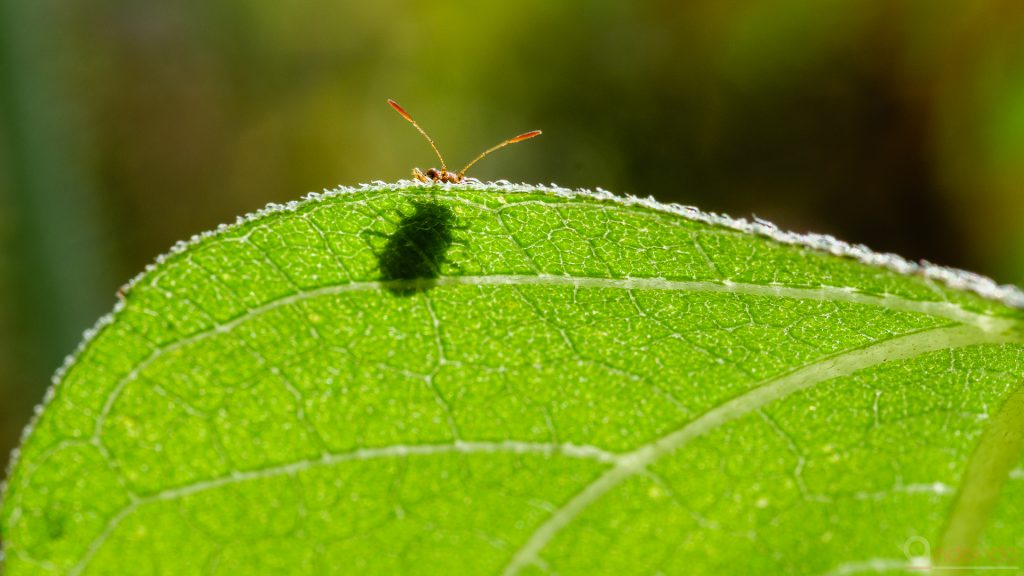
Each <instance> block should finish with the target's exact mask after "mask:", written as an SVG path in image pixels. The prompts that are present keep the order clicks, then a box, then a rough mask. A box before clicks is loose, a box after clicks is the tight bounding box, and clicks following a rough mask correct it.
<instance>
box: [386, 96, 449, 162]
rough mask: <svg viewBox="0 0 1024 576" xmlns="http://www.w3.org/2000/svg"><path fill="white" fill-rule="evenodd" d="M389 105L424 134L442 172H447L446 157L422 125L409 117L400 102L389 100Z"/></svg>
mask: <svg viewBox="0 0 1024 576" xmlns="http://www.w3.org/2000/svg"><path fill="white" fill-rule="evenodd" d="M388 104H391V107H392V108H394V109H395V111H396V112H398V113H399V114H401V115H402V118H405V119H406V120H408V121H409V123H410V124H412V125H413V126H415V127H416V129H417V130H419V131H420V134H423V137H424V138H426V139H427V142H430V147H431V148H433V149H434V154H437V159H438V160H440V161H441V170H442V171H444V172H447V171H448V167H447V166H445V165H444V157H443V156H441V151H440V150H438V149H437V144H434V141H433V140H432V139H431V138H430V136H428V135H427V133H426V132H425V131H424V130H423V128H420V125H419V124H417V123H416V121H415V120H413V119H412V116H409V113H408V112H406V111H405V109H403V108H402V107H401V106H399V105H398V102H395V101H394V100H392V99H390V98H388Z"/></svg>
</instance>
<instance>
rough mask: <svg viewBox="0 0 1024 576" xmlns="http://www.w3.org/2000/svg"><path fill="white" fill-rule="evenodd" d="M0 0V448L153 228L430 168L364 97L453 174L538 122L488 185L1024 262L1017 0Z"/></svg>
mask: <svg viewBox="0 0 1024 576" xmlns="http://www.w3.org/2000/svg"><path fill="white" fill-rule="evenodd" d="M0 11H2V12H0V64H2V65H0V107H2V108H0V111H2V115H0V122H2V124H0V171H2V175H3V176H4V178H3V179H2V180H0V258H2V260H0V454H6V452H7V447H9V446H12V445H13V444H14V442H15V440H16V437H17V433H18V431H19V430H20V428H21V426H22V425H23V424H24V423H25V422H26V421H27V419H28V414H29V411H30V407H31V406H32V405H33V404H35V403H36V402H37V401H38V400H39V399H40V397H41V395H42V393H43V390H44V387H45V385H46V384H47V381H48V375H49V373H51V372H52V370H53V369H54V368H55V367H56V365H57V364H58V363H59V360H60V358H61V357H62V356H63V354H65V353H67V352H68V351H70V350H71V349H72V347H73V346H74V343H75V341H77V339H78V334H79V333H80V332H81V330H82V329H84V328H85V327H87V326H88V325H90V324H91V323H92V322H93V320H94V319H95V318H96V317H97V316H99V315H100V314H101V313H102V312H104V311H105V310H108V309H109V308H110V306H111V305H112V303H113V299H114V291H115V289H116V288H117V286H118V285H119V284H121V283H122V282H123V281H124V280H126V279H127V278H128V276H129V275H130V274H132V273H134V272H135V271H136V270H138V269H140V268H141V267H142V266H143V265H144V264H145V263H146V262H148V261H150V260H151V259H152V258H153V257H154V256H155V255H156V254H158V253H160V252H163V251H165V250H166V249H167V247H168V246H169V245H170V244H171V243H172V242H173V241H175V240H177V239H179V238H182V237H186V236H188V235H189V234H191V233H194V232H198V231H200V230H205V229H208V228H211V227H213V226H214V225H216V224H217V223H219V222H223V221H228V220H231V219H233V218H234V216H235V215H236V214H240V213H244V212H249V211H251V210H253V209H255V208H257V207H259V206H262V205H263V204H265V203H267V202H269V201H283V200H288V199H293V198H296V197H297V196H299V195H300V194H301V193H303V192H305V191H308V190H319V189H322V188H324V187H333V186H335V185H337V184H342V183H344V184H353V183H357V182H364V181H370V180H375V179H382V180H394V179H397V178H400V177H404V176H406V175H407V174H408V171H409V169H410V168H411V167H412V166H413V165H419V166H421V167H426V166H427V165H430V164H432V163H433V158H432V156H431V153H430V150H429V148H428V147H427V145H426V143H425V142H423V141H422V140H421V139H420V137H419V136H418V135H417V134H416V133H415V132H414V131H413V130H412V129H411V128H410V127H409V126H408V125H407V124H405V123H404V122H402V120H401V119H400V118H398V117H397V116H396V115H395V114H394V112H393V111H392V110H391V109H390V108H389V107H388V106H387V105H386V104H385V103H384V100H385V98H387V97H391V98H394V99H396V100H398V101H399V102H401V103H402V104H403V105H404V106H406V107H407V108H408V109H409V110H410V112H412V113H413V114H414V115H415V116H416V118H417V119H418V120H419V121H420V122H421V124H422V125H423V126H424V127H425V128H427V129H428V130H429V131H430V132H431V133H432V134H433V136H434V137H435V138H436V139H437V140H438V142H439V144H440V145H441V147H442V150H443V151H444V152H445V153H446V154H447V155H448V156H449V157H450V160H451V162H452V164H456V165H460V164H461V163H462V162H464V161H465V160H467V159H468V158H470V157H472V155H474V154H475V153H477V152H478V151H479V150H481V149H483V148H484V147H486V146H489V145H491V144H493V143H494V142H497V141H498V140H500V139H502V138H504V137H507V136H510V135H513V134H517V133H520V132H522V131H525V130H527V129H532V128H543V129H544V131H545V133H544V136H543V137H542V138H541V139H538V140H535V141H531V142H530V143H528V144H523V145H519V146H517V147H515V148H513V149H510V150H508V151H503V152H502V153H500V154H497V155H495V156H494V157H493V158H488V159H487V160H486V161H485V162H483V163H481V165H480V166H478V167H477V168H476V169H475V170H474V175H475V176H477V177H479V178H481V179H485V180H486V179H495V178H507V179H510V180H514V181H527V182H557V183H559V184H561V185H564V186H571V187H576V186H586V187H596V186H600V187H604V188H608V189H611V190H615V191H618V192H633V193H637V194H649V193H651V192H652V191H659V195H658V197H659V199H660V200H662V201H668V202H683V203H688V204H696V205H699V206H701V207H703V208H706V209H710V210H717V211H725V212H730V213H733V214H738V215H748V214H750V213H755V214H757V215H759V216H763V217H766V218H769V219H772V220H775V221H777V222H779V223H780V224H782V225H784V226H786V227H789V228H795V229H798V230H809V229H810V230H816V231H823V232H832V233H835V234H836V235H838V236H841V237H843V238H844V239H847V240H851V241H856V242H864V243H867V244H869V245H870V246H872V247H874V248H877V249H881V250H892V251H897V252H900V253H902V254H904V255H906V256H908V257H911V258H927V259H929V260H932V261H935V262H939V263H942V264H950V265H955V266H961V267H965V268H969V269H973V270H977V271H980V272H984V273H988V274H991V275H993V276H995V277H996V278H997V279H999V280H1000V281H1004V282H1017V283H1020V282H1021V281H1022V280H1024V226H1020V225H1019V222H1021V221H1022V218H1024V191H1022V187H1024V186H1022V184H1021V183H1022V182H1024V174H1022V172H1024V161H1022V160H1024V5H1022V4H1021V3H1019V2H1012V1H1007V0H978V1H974V2H951V1H946V0H928V1H923V0H908V1H906V2H892V1H889V0H825V1H819V0H772V1H770V2H769V1H767V0H762V1H739V2H721V1H718V0H699V1H691V2H686V3H680V2H669V1H664V0H659V1H638V2H582V1H570V0H567V1H562V2H551V1H549V0H518V1H516V2H489V3H472V2H466V1H461V2H416V3H411V2H397V1H386V0H382V1H379V2H360V3H353V2H328V1H316V2H303V3H288V2H274V1H272V0H226V1H223V2H199V1H196V0H190V1H186V2H172V1H170V0H141V1H137V2H115V1H112V0H47V1H44V2H16V1H15V0H8V1H7V2H2V3H0ZM556 151H557V153H556ZM667 190H672V191H678V192H679V194H680V195H679V196H676V197H670V196H667V195H665V194H661V193H660V192H661V191H667ZM44 216H46V217H45V218H44ZM54 222H57V223H59V224H57V225H55V224H54ZM0 458H3V457H2V456H0Z"/></svg>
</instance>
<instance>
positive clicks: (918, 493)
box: [2, 183, 1024, 576]
mask: <svg viewBox="0 0 1024 576" xmlns="http://www.w3.org/2000/svg"><path fill="white" fill-rule="evenodd" d="M1022 307H1024V294H1021V293H1020V292H1019V291H1017V290H1015V289H1012V288H1005V287H1002V288H1001V287H998V286H995V285H994V284H992V283H991V281H988V280H986V279H983V278H980V277H976V276H973V275H969V274H966V273H960V272H956V271H951V270H947V269H940V268H935V267H930V266H918V265H914V264H910V263H907V262H906V261H903V260H901V259H899V258H896V257H893V256H885V255H878V254H873V253H871V252H869V251H867V250H866V249H864V248H861V247H853V246H848V245H845V244H841V243H838V242H836V241H834V240H832V239H830V238H828V237H823V236H798V235H793V234H788V233H783V232H780V231H778V230H776V229H775V228H773V227H771V226H770V225H768V224H766V223H763V222H754V223H748V222H744V221H735V220H729V219H726V218H722V217H718V216H713V215H706V214H702V213H699V212H697V211H696V210H694V209H691V208H685V207H679V206H664V205H659V204H657V203H655V202H653V201H648V200H638V199H623V198H617V197H614V196H612V195H610V194H608V193H604V192H601V193H588V192H571V191H567V190H561V189H547V188H527V187H516V186H509V185H497V184H495V185H469V186H452V187H440V188H422V187H418V186H415V185H413V184H411V183H402V184H399V185H378V186H372V187H364V188H360V189H345V190H339V191H336V192H331V193H326V194H323V195H319V196H314V197H310V198H308V199H307V200H305V201H303V202H299V203H294V204H290V205H288V206H278V207H271V208H270V209H268V210H266V211H264V212H261V213H259V214H257V215H255V216H252V217H249V218H246V219H242V220H240V221H239V222H238V223H236V224H234V225H232V226H226V227H222V228H221V229H219V230H217V231H216V232H215V233H211V234H208V235H205V236H202V237H199V238H194V239H193V240H192V241H190V242H188V243H185V244H182V245H180V246H178V247H176V248H175V250H174V251H173V252H172V253H171V254H170V255H168V256H166V257H164V258H161V259H160V260H159V261H158V263H157V264H156V265H154V266H152V267H151V268H150V269H148V270H147V271H146V272H145V273H144V274H142V275H141V276H139V277H138V278H137V279H136V280H135V281H134V282H133V283H132V284H131V285H130V287H128V288H127V290H126V296H125V298H124V300H123V302H121V303H120V304H119V305H118V306H117V308H116V309H115V311H114V313H113V314H112V315H111V316H110V317H108V318H105V319H103V320H102V321H101V322H100V323H99V326H98V328H97V329H96V330H95V331H94V332H93V333H91V334H89V335H88V337H87V338H86V342H85V344H83V345H82V347H81V349H80V350H79V351H78V353H77V354H76V355H75V356H74V357H73V359H71V360H69V362H68V364H67V366H66V367H65V369H64V370H63V371H62V372H61V373H60V374H59V375H58V378H57V382H56V383H55V385H54V387H53V389H52V391H51V394H50V396H49V397H48V399H47V402H46V404H45V407H44V409H43V410H42V411H41V413H40V415H39V417H38V418H37V420H36V422H35V423H34V426H33V427H32V429H31V431H30V432H29V433H28V434H27V436H26V439H25V441H24V443H23V446H22V449H21V453H20V455H18V457H17V458H16V461H17V463H16V464H15V465H14V466H13V467H12V469H11V471H10V473H9V483H8V484H7V487H6V491H5V497H4V500H3V509H2V526H3V538H4V545H5V548H6V562H7V566H6V569H7V573H8V574H10V575H11V576H15V575H20V574H49V573H54V574H57V573H60V574H127V573H131V574H158V573H159V574H191V573H211V574H213V573H216V574H221V573H223V574H231V575H232V576H239V575H243V574H287V573H294V574H313V573H316V574H323V573H347V572H358V573H396V572H407V573H438V574H449V573H456V572H457V573H470V574H481V573H490V574H501V573H504V574H539V573H558V574H590V573H614V574H619V573H658V572H661V573H686V574H690V573H708V572H721V573H778V572H783V571H787V572H798V573H832V574H850V573H854V572H858V571H875V570H878V571H885V570H890V571H893V572H901V571H902V569H903V568H904V567H905V566H906V565H907V564H908V562H915V563H917V564H921V563H926V562H928V561H929V560H928V559H927V558H924V556H925V555H926V554H927V553H928V551H929V549H930V552H931V557H932V561H934V562H935V563H937V564H939V563H943V562H945V563H955V562H958V561H960V562H962V561H964V560H963V559H960V560H957V559H949V558H948V556H949V553H948V551H949V550H953V549H954V548H955V547H957V546H959V547H962V548H964V549H967V550H974V551H981V552H982V553H984V552H985V551H991V550H993V549H997V547H1002V549H1004V550H1005V549H1008V548H1013V549H1019V548H1021V547H1022V546H1024V481H1022V479H1024V471H1022V469H1021V468H1020V460H1021V452H1022V441H1021V437H1020V435H1021V430H1022V429H1024V408H1022V405H1024V392H1022V390H1024V386H1022V375H1024V312H1022V310H1021V308H1022ZM974 560H977V558H975V559H974ZM974 560H971V561H974ZM989 563H998V562H996V561H995V560H991V559H989ZM1004 563H1005V562H1004Z"/></svg>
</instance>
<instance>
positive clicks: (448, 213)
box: [377, 201, 456, 296]
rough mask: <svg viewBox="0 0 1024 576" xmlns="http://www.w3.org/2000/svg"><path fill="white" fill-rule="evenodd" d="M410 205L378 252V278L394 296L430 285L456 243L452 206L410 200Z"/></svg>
mask: <svg viewBox="0 0 1024 576" xmlns="http://www.w3.org/2000/svg"><path fill="white" fill-rule="evenodd" d="M412 206H413V212H412V214H408V215H402V214H401V213H400V214H399V215H401V216H402V219H401V220H400V221H399V222H398V228H397V229H396V230H395V231H394V232H393V233H391V234H390V235H386V236H385V237H386V238H387V242H386V243H385V244H384V248H383V250H381V251H380V253H379V254H377V262H378V265H379V266H380V278H381V280H383V281H384V282H385V283H386V284H385V287H386V288H387V290H388V291H389V292H391V293H392V294H394V295H396V296H411V295H413V294H415V293H417V292H423V291H425V290H429V289H430V288H432V287H433V286H434V285H435V284H436V279H437V277H438V276H440V275H441V265H442V264H444V263H445V262H447V254H448V249H449V248H451V246H452V244H453V243H454V242H455V236H454V230H455V229H456V226H455V225H456V218H455V213H454V212H452V210H451V208H449V207H447V206H445V205H443V204H439V203H437V202H430V201H413V202H412Z"/></svg>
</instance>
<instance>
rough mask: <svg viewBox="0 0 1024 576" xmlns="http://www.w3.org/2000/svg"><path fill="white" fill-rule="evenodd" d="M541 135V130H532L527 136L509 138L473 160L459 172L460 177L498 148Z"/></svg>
mask: <svg viewBox="0 0 1024 576" xmlns="http://www.w3.org/2000/svg"><path fill="white" fill-rule="evenodd" d="M540 134H541V132H540V130H531V131H529V132H527V133H525V134H520V135H519V136H516V137H515V138H509V139H508V140H505V141H504V142H502V143H501V144H498V145H497V146H492V147H490V148H488V149H487V150H484V151H483V153H481V154H480V155H479V156H477V157H476V158H473V160H472V161H471V162H470V163H469V164H466V167H465V168H463V169H462V170H459V174H458V175H459V176H460V177H462V176H465V175H466V170H469V168H470V166H472V165H473V164H476V163H477V162H479V161H480V160H481V159H483V157H484V156H487V155H488V154H490V153H491V152H494V151H495V150H497V149H498V148H504V147H505V146H508V145H509V144H515V143H516V142H522V141H523V140H529V139H530V138H533V137H534V136H540Z"/></svg>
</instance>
